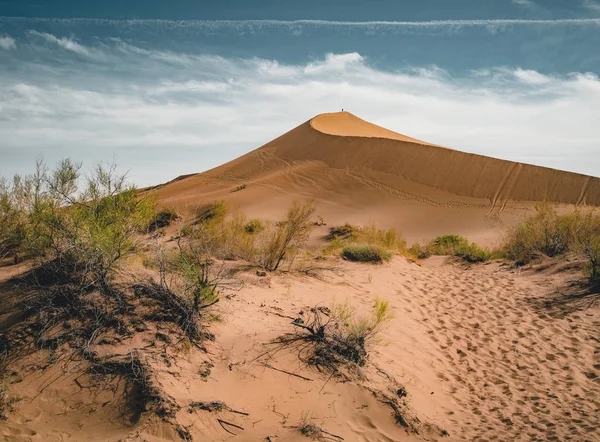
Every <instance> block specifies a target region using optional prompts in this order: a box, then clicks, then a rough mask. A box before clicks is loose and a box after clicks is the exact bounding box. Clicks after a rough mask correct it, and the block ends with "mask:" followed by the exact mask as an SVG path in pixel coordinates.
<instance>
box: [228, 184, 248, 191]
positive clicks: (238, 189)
mask: <svg viewBox="0 0 600 442" xmlns="http://www.w3.org/2000/svg"><path fill="white" fill-rule="evenodd" d="M245 188H246V185H245V184H240V185H239V186H237V187H236V188H235V189H233V190H232V191H231V192H239V191H240V190H244V189H245Z"/></svg>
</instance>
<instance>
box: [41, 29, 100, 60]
mask: <svg viewBox="0 0 600 442" xmlns="http://www.w3.org/2000/svg"><path fill="white" fill-rule="evenodd" d="M29 33H30V34H31V35H35V36H37V37H41V38H43V39H44V40H46V41H47V42H50V43H52V44H56V45H58V46H60V47H61V48H63V49H66V50H67V51H71V52H74V53H76V54H80V55H90V51H89V50H88V49H87V48H86V47H85V46H83V45H81V44H79V43H77V42H76V41H75V40H72V39H70V38H66V37H60V38H58V37H56V36H55V35H52V34H48V33H46V32H37V31H29Z"/></svg>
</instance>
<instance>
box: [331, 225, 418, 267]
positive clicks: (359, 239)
mask: <svg viewBox="0 0 600 442" xmlns="http://www.w3.org/2000/svg"><path fill="white" fill-rule="evenodd" d="M327 239H328V240H329V243H328V245H327V247H325V249H324V253H335V254H337V253H340V249H341V255H342V257H343V258H345V259H348V260H351V261H360V262H383V261H388V260H389V259H391V257H392V254H393V253H399V254H402V255H405V256H408V255H409V252H408V250H407V248H406V241H405V240H404V238H403V237H402V235H401V234H400V233H398V232H397V231H396V230H395V229H380V228H378V227H377V226H376V225H374V224H371V225H368V226H362V227H359V226H354V225H352V224H348V223H346V224H344V225H342V226H337V227H333V228H331V229H330V232H329V235H328V236H327Z"/></svg>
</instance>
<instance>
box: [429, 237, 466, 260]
mask: <svg viewBox="0 0 600 442" xmlns="http://www.w3.org/2000/svg"><path fill="white" fill-rule="evenodd" d="M468 246H469V241H468V240H467V238H463V237H462V236H460V235H443V236H438V237H437V238H435V239H434V240H433V241H432V242H431V244H430V247H431V253H432V254H433V255H455V254H456V249H457V248H462V249H465V248H467V247H468Z"/></svg>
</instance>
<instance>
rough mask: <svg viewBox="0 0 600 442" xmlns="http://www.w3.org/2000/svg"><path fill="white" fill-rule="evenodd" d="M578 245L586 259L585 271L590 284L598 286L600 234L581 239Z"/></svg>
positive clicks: (599, 283)
mask: <svg viewBox="0 0 600 442" xmlns="http://www.w3.org/2000/svg"><path fill="white" fill-rule="evenodd" d="M579 247H580V248H581V251H582V252H583V255H584V256H585V258H586V259H587V261H588V263H587V268H586V271H587V272H588V276H589V279H590V284H591V285H592V286H594V287H598V286H600V235H596V236H593V237H589V238H586V239H584V240H582V241H581V244H580V245H579Z"/></svg>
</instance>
